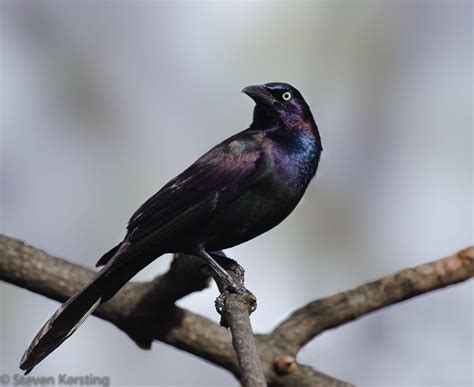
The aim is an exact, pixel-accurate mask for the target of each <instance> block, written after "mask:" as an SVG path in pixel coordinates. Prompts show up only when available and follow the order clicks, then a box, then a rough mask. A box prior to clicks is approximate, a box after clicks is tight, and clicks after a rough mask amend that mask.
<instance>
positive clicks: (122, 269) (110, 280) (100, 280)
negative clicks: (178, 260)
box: [20, 256, 149, 374]
mask: <svg viewBox="0 0 474 387" xmlns="http://www.w3.org/2000/svg"><path fill="white" fill-rule="evenodd" d="M120 258H125V259H123V260H121V262H120V264H119V265H114V264H113V263H114V262H113V260H112V261H109V262H108V263H107V264H106V266H104V267H103V268H102V269H101V270H100V271H99V272H98V273H97V274H96V275H95V277H94V278H93V279H92V281H91V282H90V283H89V284H88V285H87V286H86V287H85V288H84V289H82V290H81V291H79V292H78V293H76V294H75V295H74V296H72V297H71V298H70V299H69V300H67V301H66V302H65V303H64V304H63V305H62V306H61V307H60V308H59V309H58V310H57V311H56V313H54V315H53V316H51V318H50V319H49V320H48V321H47V322H46V323H45V324H44V325H43V327H42V328H41V329H40V331H39V332H38V334H37V335H36V336H35V338H34V339H33V341H32V342H31V344H30V346H29V347H28V349H27V350H26V351H25V353H24V354H23V357H22V359H21V362H20V368H21V369H22V370H25V371H26V372H25V374H28V373H30V372H31V370H32V369H33V368H34V367H35V366H36V365H37V364H38V363H39V362H40V361H42V360H43V359H44V358H45V357H46V356H48V355H49V354H50V353H51V352H53V351H54V350H55V349H56V348H57V347H58V346H59V345H60V344H62V343H63V342H64V341H65V340H66V339H67V338H68V337H70V336H71V335H72V334H73V333H74V332H75V331H76V330H77V328H79V326H80V325H81V324H82V323H83V322H84V320H85V319H86V318H87V317H89V316H90V315H91V314H92V313H93V312H94V310H95V309H96V308H97V307H98V306H99V305H100V304H101V303H103V302H105V301H107V300H108V299H110V298H111V297H112V296H114V295H115V294H116V293H117V292H118V291H119V290H120V288H122V286H124V285H125V283H127V282H128V281H129V280H130V279H131V278H132V277H133V276H134V275H135V274H136V273H138V271H140V270H141V269H142V268H143V267H144V266H146V264H147V263H149V262H145V261H143V260H133V259H130V258H132V257H130V256H128V257H120Z"/></svg>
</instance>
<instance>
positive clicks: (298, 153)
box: [20, 83, 322, 373]
mask: <svg viewBox="0 0 474 387" xmlns="http://www.w3.org/2000/svg"><path fill="white" fill-rule="evenodd" d="M242 92H244V93H245V94H247V95H248V96H250V97H251V98H252V99H253V100H254V101H255V103H256V105H255V109H254V114H253V122H252V124H251V125H250V127H249V128H248V129H246V130H244V131H242V132H240V133H238V134H236V135H234V136H232V137H230V138H228V139H227V140H225V141H223V142H221V143H220V144H219V145H217V146H215V147H214V148H212V149H211V150H210V151H209V152H207V153H206V154H204V155H203V156H202V157H200V158H199V159H198V160H197V161H196V162H195V163H194V164H192V165H191V166H190V167H189V168H188V169H186V170H185V171H184V172H182V173H181V174H180V175H178V176H177V177H175V178H174V179H172V180H171V181H170V182H169V183H168V184H166V185H165V186H164V187H163V188H162V189H160V190H159V191H158V192H157V193H156V194H155V195H153V196H152V197H151V198H150V199H148V200H147V201H146V202H145V203H144V204H143V205H142V206H141V207H140V208H139V209H138V210H137V211H136V212H135V213H134V214H133V216H132V218H131V219H130V221H129V223H128V226H127V231H128V232H127V235H126V236H125V238H124V240H123V241H122V242H121V243H119V244H118V245H117V246H115V247H114V248H113V249H112V250H110V251H109V252H107V253H106V254H105V255H104V256H103V257H102V258H101V259H99V261H98V262H97V266H103V268H102V269H101V270H100V271H99V272H98V273H97V274H96V275H95V276H94V278H93V279H92V281H91V282H90V283H89V284H88V285H87V286H86V287H85V288H84V289H82V290H81V291H79V292H78V293H77V294H76V295H74V296H73V297H71V298H70V299H69V300H68V301H66V302H65V303H64V304H63V305H62V306H61V307H60V308H59V309H58V310H57V311H56V313H55V314H54V315H53V316H52V317H51V318H50V319H49V320H48V321H47V322H46V324H45V325H44V326H43V327H42V328H41V330H40V331H39V332H38V334H37V335H36V337H35V338H34V339H33V341H32V343H31V344H30V346H29V348H28V349H27V350H26V352H25V354H24V355H23V358H22V359H21V364H20V368H21V369H23V370H26V373H29V372H30V371H31V370H32V369H33V367H34V366H36V365H37V364H38V363H39V362H40V361H41V360H43V359H44V358H45V357H46V356H47V355H48V354H49V353H51V352H52V351H53V350H54V349H55V348H57V347H58V346H59V345H60V344H61V343H62V342H63V341H64V340H66V339H67V338H68V337H69V336H70V335H71V334H72V333H74V331H75V330H76V329H77V328H78V327H79V326H80V325H81V324H82V322H83V321H84V320H85V319H86V318H87V317H88V316H89V315H90V314H91V313H92V312H93V311H94V310H95V309H96V308H97V307H98V306H99V305H100V304H101V303H103V302H105V301H107V300H109V299H110V298H111V297H112V296H113V295H114V294H116V293H117V292H118V291H119V290H120V288H121V287H122V286H124V285H125V283H126V282H127V281H129V280H130V279H131V278H132V277H133V276H134V275H135V274H137V273H138V272H139V271H140V270H142V269H143V268H144V267H145V266H147V265H148V264H149V263H151V262H152V261H153V260H155V259H156V258H157V257H159V256H160V255H163V254H165V253H175V252H180V253H188V254H195V255H200V256H202V257H203V258H204V259H205V260H206V261H207V262H208V264H209V265H210V266H211V267H212V268H213V269H214V270H215V271H216V274H217V275H219V276H221V277H223V279H225V280H226V281H227V283H228V285H229V287H230V288H231V289H232V290H234V291H240V290H241V289H239V288H238V286H236V284H235V283H233V282H232V280H231V279H230V278H229V277H228V274H227V272H225V270H223V269H222V268H221V267H220V266H219V264H218V263H217V262H216V261H215V260H214V259H213V258H212V257H211V255H212V253H211V252H213V251H218V250H223V249H226V248H229V247H232V246H235V245H238V244H240V243H243V242H245V241H248V240H250V239H252V238H255V237H256V236H258V235H260V234H262V233H264V232H265V231H268V230H270V229H271V228H273V227H275V226H276V225H277V224H279V223H280V222H281V221H282V220H283V219H285V218H286V217H287V216H288V215H289V214H290V213H291V212H292V211H293V209H294V208H295V207H296V205H297V204H298V202H299V201H300V199H301V197H302V196H303V194H304V192H305V190H306V187H307V186H308V184H309V182H310V180H311V179H312V177H313V176H314V175H315V173H316V169H317V167H318V163H319V158H320V155H321V151H322V146H321V139H320V136H319V132H318V128H317V126H316V123H315V121H314V118H313V115H312V114H311V111H310V109H309V107H308V105H307V103H306V102H305V100H304V99H303V97H302V95H301V94H300V92H299V91H298V90H296V89H295V88H294V87H292V86H290V85H288V84H285V83H267V84H265V85H259V86H249V87H246V88H245V89H243V90H242Z"/></svg>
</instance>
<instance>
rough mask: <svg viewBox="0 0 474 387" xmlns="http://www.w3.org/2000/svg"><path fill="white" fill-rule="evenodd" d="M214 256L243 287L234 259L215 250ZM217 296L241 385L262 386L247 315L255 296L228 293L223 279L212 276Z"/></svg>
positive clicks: (238, 267)
mask: <svg viewBox="0 0 474 387" xmlns="http://www.w3.org/2000/svg"><path fill="white" fill-rule="evenodd" d="M219 255H220V257H216V258H217V259H218V260H219V263H220V264H221V265H222V267H223V268H224V269H225V270H226V271H227V272H228V273H229V275H230V276H231V277H232V280H233V281H235V282H236V283H238V284H239V285H241V286H242V288H243V289H245V287H244V285H245V270H244V269H243V268H242V266H240V265H239V264H238V263H237V261H234V260H233V259H231V258H228V257H226V256H225V255H224V253H222V252H219ZM213 277H214V280H215V281H216V284H217V287H218V288H219V291H220V293H221V295H220V296H219V297H218V298H217V300H216V308H217V310H218V311H219V309H220V306H219V305H220V304H222V310H220V313H221V323H220V324H221V326H223V327H226V328H230V330H231V332H232V346H233V348H234V351H235V354H236V356H237V361H238V363H239V368H240V381H241V383H242V385H243V386H244V387H265V386H266V385H267V382H266V380H265V375H264V373H263V369H262V364H261V360H260V357H259V355H258V352H257V346H256V343H255V336H254V334H253V331H252V325H251V323H250V314H251V313H252V312H253V311H254V310H255V308H256V305H257V298H256V297H255V296H254V295H253V293H251V292H249V291H247V290H245V293H242V294H236V293H229V291H228V289H227V286H226V284H225V283H224V281H223V280H222V279H221V278H220V277H219V276H217V275H213Z"/></svg>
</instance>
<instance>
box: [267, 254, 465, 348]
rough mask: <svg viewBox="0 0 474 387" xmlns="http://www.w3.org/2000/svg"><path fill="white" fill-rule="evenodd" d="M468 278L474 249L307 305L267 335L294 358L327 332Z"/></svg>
mask: <svg viewBox="0 0 474 387" xmlns="http://www.w3.org/2000/svg"><path fill="white" fill-rule="evenodd" d="M472 277H474V247H469V248H466V249H464V250H462V251H460V252H459V253H457V254H455V255H451V256H449V257H446V258H443V259H440V260H437V261H433V262H429V263H426V264H424V265H420V266H416V267H414V268H410V269H405V270H402V271H400V272H398V273H395V274H392V275H388V276H386V277H384V278H382V279H379V280H378V281H374V282H369V283H367V284H364V285H361V286H358V287H356V288H353V289H350V290H346V291H344V292H341V293H338V294H335V295H333V296H330V297H326V298H323V299H320V300H316V301H313V302H310V303H309V304H307V305H305V306H303V307H302V308H299V309H297V310H296V311H295V312H293V313H292V314H291V315H290V316H289V317H288V318H287V319H286V320H284V321H283V322H281V323H280V324H279V325H278V326H277V327H276V328H275V329H274V331H273V333H272V334H271V335H272V337H273V339H274V340H275V341H276V342H278V343H281V344H282V345H283V346H284V347H285V349H286V350H287V351H288V353H289V354H291V355H293V356H295V355H296V354H297V353H298V351H299V350H300V349H301V347H303V346H304V345H305V344H306V343H308V342H309V341H311V340H312V339H313V338H314V337H315V336H316V335H318V334H320V333H321V332H324V331H326V330H327V329H330V328H334V327H338V326H340V325H342V324H344V323H347V322H349V321H352V320H354V319H356V318H359V317H361V316H364V315H366V314H367V313H370V312H373V311H375V310H378V309H381V308H383V307H385V306H388V305H391V304H394V303H397V302H400V301H404V300H407V299H409V298H412V297H415V296H418V295H420V294H423V293H427V292H430V291H432V290H436V289H441V288H443V287H445V286H449V285H453V284H455V283H458V282H461V281H465V280H467V279H469V278H472Z"/></svg>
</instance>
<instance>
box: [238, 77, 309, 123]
mask: <svg viewBox="0 0 474 387" xmlns="http://www.w3.org/2000/svg"><path fill="white" fill-rule="evenodd" d="M242 92H243V93H245V94H247V95H248V96H249V97H250V98H252V99H253V100H254V101H255V104H256V105H255V110H254V117H253V124H252V126H254V127H260V128H265V127H268V126H273V125H274V124H276V123H283V124H284V125H285V126H286V127H287V128H288V129H290V130H310V131H313V132H316V131H317V126H316V123H315V122H314V118H313V115H312V114H311V110H310V109H309V106H308V104H307V103H306V101H305V100H304V98H303V96H302V95H301V93H300V92H299V91H298V90H297V89H296V88H295V87H293V86H291V85H289V84H287V83H281V82H272V83H266V84H264V85H254V86H248V87H246V88H244V89H243V90H242Z"/></svg>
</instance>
